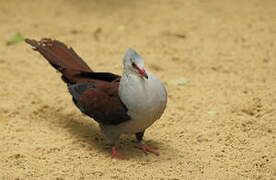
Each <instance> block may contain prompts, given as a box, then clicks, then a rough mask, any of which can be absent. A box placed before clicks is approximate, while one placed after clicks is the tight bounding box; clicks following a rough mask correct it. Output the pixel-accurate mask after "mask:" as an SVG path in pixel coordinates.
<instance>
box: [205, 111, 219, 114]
mask: <svg viewBox="0 0 276 180" xmlns="http://www.w3.org/2000/svg"><path fill="white" fill-rule="evenodd" d="M207 113H208V114H217V112H216V111H208V112H207Z"/></svg>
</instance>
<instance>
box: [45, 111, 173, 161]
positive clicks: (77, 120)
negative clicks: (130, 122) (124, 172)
mask: <svg viewBox="0 0 276 180" xmlns="http://www.w3.org/2000/svg"><path fill="white" fill-rule="evenodd" d="M50 109H51V108H50ZM49 111H51V112H49V113H50V114H52V116H51V115H50V116H51V117H50V118H51V123H49V124H51V126H53V124H55V127H56V128H58V129H60V128H63V129H65V130H66V131H67V132H69V134H70V136H71V138H72V139H73V141H74V142H76V143H79V145H80V146H81V147H83V148H87V149H88V150H95V149H96V151H97V153H105V155H106V156H107V157H108V156H109V157H111V146H110V145H108V144H107V142H106V138H105V136H104V135H103V134H102V132H101V130H100V128H99V127H98V125H97V123H95V122H94V120H93V119H90V118H88V117H86V116H84V115H81V114H79V113H76V112H72V113H65V112H62V111H55V110H53V109H52V110H49ZM53 111H55V112H54V113H53ZM44 113H47V112H44ZM47 119H48V118H47ZM53 121H55V122H53ZM145 136H146V134H145ZM144 139H145V143H146V144H147V145H150V146H152V147H157V148H159V150H160V151H161V154H162V150H164V149H167V150H168V151H169V152H173V151H174V150H172V148H171V147H169V146H167V145H164V144H163V143H161V142H159V141H156V140H152V139H151V140H147V138H144ZM136 144H137V141H136V139H135V136H134V135H123V136H122V137H121V138H120V145H119V148H120V150H119V151H120V153H121V154H122V155H123V156H125V157H126V158H127V159H130V158H131V159H137V158H138V159H140V157H144V153H143V152H142V151H141V150H139V149H137V148H135V147H136ZM163 147H165V148H164V149H163ZM160 151H159V152H160ZM151 156H154V155H153V154H151Z"/></svg>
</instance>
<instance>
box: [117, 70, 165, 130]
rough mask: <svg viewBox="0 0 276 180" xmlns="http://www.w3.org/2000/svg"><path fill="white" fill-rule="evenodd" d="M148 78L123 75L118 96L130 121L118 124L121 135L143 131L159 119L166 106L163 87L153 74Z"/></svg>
mask: <svg viewBox="0 0 276 180" xmlns="http://www.w3.org/2000/svg"><path fill="white" fill-rule="evenodd" d="M147 73H148V76H149V78H148V79H145V78H141V77H139V76H137V75H136V74H128V75H125V74H124V75H123V77H122V79H121V82H120V86H119V95H120V98H121V100H122V102H123V103H124V104H125V105H126V107H127V108H128V114H129V116H130V117H131V118H132V120H130V121H127V122H125V123H122V124H120V125H119V126H120V127H119V129H120V130H121V131H122V133H135V132H139V131H143V130H145V129H146V128H148V127H149V126H150V125H152V123H154V122H155V121H156V120H157V119H159V118H160V117H161V115H162V114H163V112H164V110H165V107H166V104H167V93H166V89H165V87H164V85H163V84H162V83H161V82H160V80H159V79H157V78H156V77H155V76H154V75H153V74H151V73H150V72H147Z"/></svg>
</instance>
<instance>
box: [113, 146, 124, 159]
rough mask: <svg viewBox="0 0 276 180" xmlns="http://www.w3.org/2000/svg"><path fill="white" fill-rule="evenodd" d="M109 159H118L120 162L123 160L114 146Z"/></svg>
mask: <svg viewBox="0 0 276 180" xmlns="http://www.w3.org/2000/svg"><path fill="white" fill-rule="evenodd" d="M111 157H112V158H114V159H120V160H123V159H125V158H124V156H122V155H121V154H120V153H119V152H118V149H117V147H115V146H113V147H112V152H111Z"/></svg>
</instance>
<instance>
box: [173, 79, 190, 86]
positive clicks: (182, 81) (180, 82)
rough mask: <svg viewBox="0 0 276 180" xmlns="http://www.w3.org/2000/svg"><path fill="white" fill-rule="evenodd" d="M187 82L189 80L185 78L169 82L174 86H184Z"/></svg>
mask: <svg viewBox="0 0 276 180" xmlns="http://www.w3.org/2000/svg"><path fill="white" fill-rule="evenodd" d="M188 82H189V79H187V78H185V77H180V78H178V79H176V80H173V81H171V84H174V85H185V84H187V83H188Z"/></svg>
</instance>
